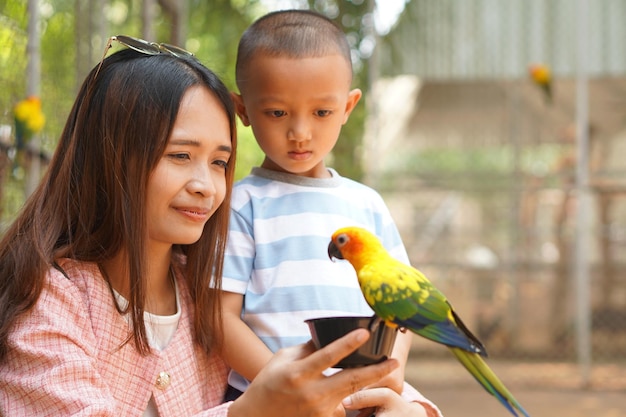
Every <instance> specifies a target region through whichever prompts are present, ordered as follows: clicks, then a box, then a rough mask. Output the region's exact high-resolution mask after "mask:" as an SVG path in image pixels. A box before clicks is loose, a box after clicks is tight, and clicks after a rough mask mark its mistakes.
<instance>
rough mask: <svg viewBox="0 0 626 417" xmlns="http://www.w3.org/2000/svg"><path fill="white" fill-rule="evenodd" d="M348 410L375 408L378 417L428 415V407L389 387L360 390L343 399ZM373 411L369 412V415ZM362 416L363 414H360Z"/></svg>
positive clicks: (416, 416) (417, 416)
mask: <svg viewBox="0 0 626 417" xmlns="http://www.w3.org/2000/svg"><path fill="white" fill-rule="evenodd" d="M343 406H344V407H345V409H346V410H363V409H365V410H371V409H375V411H376V417H426V416H427V413H426V409H424V407H423V406H422V405H421V404H420V403H418V402H408V401H407V400H405V399H404V398H402V397H401V396H400V395H398V394H397V393H396V392H395V391H393V390H391V389H389V388H371V389H365V390H362V391H359V392H357V393H355V394H352V395H351V396H349V397H347V398H346V399H345V400H344V401H343ZM370 415H371V411H368V412H367V416H368V417H369V416H370ZM359 416H361V414H359Z"/></svg>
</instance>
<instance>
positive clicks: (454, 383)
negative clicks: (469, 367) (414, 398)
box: [406, 359, 626, 417]
mask: <svg viewBox="0 0 626 417" xmlns="http://www.w3.org/2000/svg"><path fill="white" fill-rule="evenodd" d="M492 362H493V363H492ZM489 365H490V366H491V368H492V369H493V370H494V372H496V374H497V375H498V376H499V377H500V379H501V380H502V381H503V382H504V383H505V385H506V386H507V387H508V388H509V390H510V391H511V392H512V393H513V394H514V395H515V398H517V400H518V401H519V402H520V403H521V404H522V406H523V407H524V408H525V409H526V411H527V412H528V413H529V414H530V416H531V417H561V416H563V417H626V367H625V366H616V365H598V366H594V367H593V368H592V372H591V379H590V386H589V388H588V389H583V388H581V387H582V384H581V380H580V369H579V368H578V367H577V366H576V365H575V364H563V363H533V364H529V363H515V362H509V363H507V362H495V361H490V362H489ZM406 379H407V381H408V382H409V383H411V384H412V385H413V386H414V387H416V388H417V389H418V390H420V391H421V392H422V394H424V395H425V396H426V397H427V398H429V399H430V400H432V401H433V402H434V403H435V404H437V406H438V407H439V408H440V409H441V411H442V412H443V414H444V417H510V416H511V414H510V413H509V412H508V411H507V410H506V409H505V408H504V407H503V406H502V405H501V404H500V403H499V402H498V401H497V400H496V399H495V398H494V397H492V396H491V395H489V394H488V393H487V392H486V391H484V390H483V388H482V387H481V386H480V385H478V383H477V382H476V381H475V380H474V379H473V378H472V377H471V376H470V375H469V374H468V373H467V371H465V369H464V368H463V367H462V366H461V365H460V364H459V363H458V362H456V361H455V360H443V359H434V360H433V359H428V360H416V359H410V360H409V362H408V363H407V368H406Z"/></svg>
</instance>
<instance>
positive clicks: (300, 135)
mask: <svg viewBox="0 0 626 417" xmlns="http://www.w3.org/2000/svg"><path fill="white" fill-rule="evenodd" d="M287 139H289V140H292V141H295V142H304V141H307V140H311V129H310V127H309V124H308V123H307V122H306V121H304V120H294V122H293V123H292V124H291V126H290V127H289V132H287Z"/></svg>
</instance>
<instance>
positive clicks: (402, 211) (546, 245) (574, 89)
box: [364, 0, 626, 390]
mask: <svg viewBox="0 0 626 417" xmlns="http://www.w3.org/2000/svg"><path fill="white" fill-rule="evenodd" d="M462 3H463V4H460V3H458V2H454V1H451V0H442V1H437V2H431V1H427V0H412V1H411V2H410V3H408V4H407V9H406V10H405V13H404V14H403V15H402V16H401V17H400V20H399V22H398V24H397V26H396V27H395V28H394V29H392V31H391V32H390V33H389V35H387V36H386V37H385V38H383V39H382V40H381V42H380V43H379V51H378V54H377V55H376V56H377V57H378V59H379V72H380V73H381V74H382V75H383V76H384V77H380V78H379V79H378V80H376V81H375V83H374V84H373V86H372V89H371V91H370V93H369V97H367V99H368V105H369V110H370V119H369V120H368V123H369V125H368V128H367V133H366V140H365V145H364V155H365V158H364V159H365V166H366V167H367V169H366V171H367V173H368V177H367V178H366V182H367V183H369V184H370V185H373V186H374V187H375V188H377V189H379V190H380V191H381V192H382V193H383V196H384V197H385V199H386V201H387V202H388V204H389V205H390V207H391V210H392V214H393V215H394V217H395V219H396V221H397V223H398V225H399V226H400V229H401V233H402V236H403V239H404V241H405V244H406V246H407V249H408V251H409V255H410V257H411V261H412V263H413V264H414V265H415V266H417V267H418V268H420V269H421V270H422V271H423V272H424V273H425V274H426V275H427V276H429V277H430V279H431V280H432V281H433V282H434V283H435V285H436V286H437V287H438V288H439V289H441V290H442V291H443V292H444V293H445V294H446V295H447V296H448V298H449V300H450V302H451V303H452V305H453V306H454V307H455V309H456V310H457V311H458V313H459V314H460V316H461V317H462V318H463V319H464V321H465V322H466V324H467V325H468V326H469V327H470V329H472V330H473V331H475V333H477V335H478V336H479V337H480V338H481V339H482V340H483V342H484V343H485V345H486V346H487V350H488V351H489V353H490V359H489V360H488V361H489V363H495V366H496V367H498V368H499V372H498V373H499V374H503V375H502V376H503V379H504V380H505V381H506V382H507V384H515V383H520V384H527V385H529V386H542V385H550V386H553V387H581V386H585V385H591V386H592V387H598V388H605V389H622V390H623V389H626V250H625V249H626V158H624V155H626V61H625V60H624V55H623V54H622V53H621V51H622V50H623V47H624V41H625V39H626V38H624V25H622V24H618V21H620V16H621V17H622V18H626V2H624V1H610V0H600V1H597V2H595V1H594V2H591V1H578V2H571V1H566V0H550V1H544V0H530V1H527V0H510V1H507V2H499V1H491V0H467V1H464V2H462ZM582 6H584V7H582ZM581 25H582V26H581ZM581 28H584V29H585V32H586V33H587V37H586V38H584V39H581V38H580V37H577V34H578V33H579V32H580V31H581V30H582V29H581ZM581 53H585V54H586V56H587V58H588V59H587V62H586V63H584V65H582V67H583V69H584V70H585V73H581V72H580V71H581V65H580V61H577V57H579V56H582V55H581ZM536 62H543V63H544V64H547V65H548V67H550V68H551V70H552V75H553V79H552V81H551V82H550V84H549V87H550V88H549V89H547V88H541V87H540V86H539V85H538V84H536V83H533V82H532V81H531V79H530V77H529V73H528V68H529V66H530V65H531V64H533V63H536ZM581 74H582V75H583V76H582V77H580V75H581ZM579 77H580V78H579ZM581 85H582V86H583V87H585V88H586V91H587V92H588V100H585V101H584V103H585V104H588V106H589V111H588V123H581V120H582V119H579V115H580V114H581V113H580V107H579V104H580V103H581V101H578V100H579V98H580V97H583V98H584V96H580V95H579V93H580V92H581V91H582V90H581ZM580 126H588V134H587V135H582V137H584V136H587V137H588V149H585V147H581V145H580V143H585V141H583V142H580V136H581V135H578V134H577V129H580ZM581 149H582V150H584V151H585V152H584V153H581V152H580V151H581ZM580 155H582V159H581V157H580ZM579 162H581V163H580V164H579ZM582 169H584V171H581V170H582ZM577 170H578V171H577ZM581 172H583V173H586V172H588V173H589V177H588V181H585V182H583V186H582V187H581V186H580V184H581V182H580V181H578V182H577V174H579V175H578V179H580V178H581V176H580V173H581ZM581 197H583V198H582V199H581ZM581 201H582V202H588V203H589V204H581ZM581 266H582V268H581ZM587 280H588V284H587V283H586V282H587ZM581 289H582V292H581V291H579V290H581ZM581 300H582V301H583V302H582V303H581ZM587 303H588V307H589V308H587ZM587 312H588V313H589V314H588V315H585V314H586V313H587ZM587 320H588V322H589V325H588V326H587V323H586V321H587ZM587 333H588V334H587ZM416 339H419V340H416V341H415V346H414V349H413V354H414V357H416V358H418V362H419V366H420V367H421V368H420V371H419V372H418V374H420V375H422V376H423V378H425V379H428V383H429V384H433V383H436V382H437V381H440V382H441V383H442V384H445V385H450V384H454V381H455V380H456V379H455V377H454V376H453V374H450V373H449V372H447V371H446V369H447V368H446V364H447V363H449V362H448V358H450V359H449V361H450V363H454V365H453V366H454V367H458V369H455V368H452V369H455V370H454V371H452V372H453V373H454V375H457V376H459V378H460V381H466V382H468V383H470V384H472V383H474V382H473V380H472V379H471V378H469V377H467V375H465V374H464V370H463V369H462V368H461V366H460V365H458V364H456V363H455V360H454V359H452V356H451V355H449V354H448V353H447V352H446V349H445V348H443V347H441V346H438V345H436V344H434V343H432V342H428V341H424V340H423V339H420V338H416ZM588 348H590V351H591V354H590V355H588V354H587V353H588V352H589V349H588ZM419 358H427V359H428V360H424V361H420V360H419ZM504 364H506V366H504Z"/></svg>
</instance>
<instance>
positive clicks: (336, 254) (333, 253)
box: [328, 240, 344, 261]
mask: <svg viewBox="0 0 626 417" xmlns="http://www.w3.org/2000/svg"><path fill="white" fill-rule="evenodd" d="M328 257H329V258H330V260H331V261H332V260H333V258H335V259H344V257H343V255H342V254H341V251H339V248H337V245H335V242H333V241H332V240H331V241H330V243H329V244H328Z"/></svg>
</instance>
